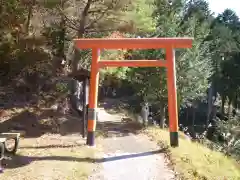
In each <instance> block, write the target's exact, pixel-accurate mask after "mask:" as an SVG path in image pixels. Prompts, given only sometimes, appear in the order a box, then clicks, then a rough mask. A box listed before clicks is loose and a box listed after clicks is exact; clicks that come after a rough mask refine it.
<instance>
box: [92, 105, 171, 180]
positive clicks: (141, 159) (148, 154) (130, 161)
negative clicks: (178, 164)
mask: <svg viewBox="0 0 240 180" xmlns="http://www.w3.org/2000/svg"><path fill="white" fill-rule="evenodd" d="M122 118H124V115H123V114H108V113H107V112H106V111H105V110H104V109H100V110H99V122H98V124H102V125H103V126H104V123H106V124H110V123H112V127H111V128H108V133H107V137H106V138H104V139H102V140H101V141H100V142H99V143H100V146H101V147H102V153H103V154H102V157H103V159H102V160H99V161H100V162H99V168H98V169H97V170H96V173H95V174H94V175H92V176H91V177H89V180H172V179H175V174H174V172H173V171H172V170H171V169H170V168H169V167H168V164H167V161H166V158H165V156H164V150H162V149H160V148H159V147H158V146H157V145H156V143H155V142H152V141H150V140H149V138H148V137H147V136H145V135H142V134H134V133H131V132H130V131H129V129H128V130H124V129H122V127H123V124H124V123H123V122H122V121H121V120H122ZM124 127H126V126H124Z"/></svg>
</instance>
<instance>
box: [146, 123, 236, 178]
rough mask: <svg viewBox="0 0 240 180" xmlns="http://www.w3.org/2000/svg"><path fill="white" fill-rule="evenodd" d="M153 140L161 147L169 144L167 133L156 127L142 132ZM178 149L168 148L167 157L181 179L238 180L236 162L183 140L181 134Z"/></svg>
mask: <svg viewBox="0 0 240 180" xmlns="http://www.w3.org/2000/svg"><path fill="white" fill-rule="evenodd" d="M144 132H145V133H147V134H148V135H149V136H150V137H152V139H153V140H155V141H157V142H159V143H160V144H161V145H162V146H167V147H168V144H169V132H168V131H167V130H161V129H159V128H157V127H150V128H148V129H146V130H144ZM179 141H180V142H179V144H180V146H179V147H178V148H171V147H168V149H169V153H168V156H169V158H170V160H171V162H172V165H173V168H174V170H175V171H176V172H178V173H179V174H180V176H181V177H182V178H183V179H189V180H194V179H199V180H200V179H206V180H214V179H216V180H225V179H226V180H239V179H240V165H239V164H237V162H236V161H234V160H233V159H230V158H229V157H226V156H224V154H222V153H220V152H215V151H212V150H210V149H209V148H207V147H204V146H203V145H201V144H199V143H193V142H191V141H189V140H187V139H184V137H183V134H180V138H179Z"/></svg>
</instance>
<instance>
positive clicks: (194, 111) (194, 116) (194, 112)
mask: <svg viewBox="0 0 240 180" xmlns="http://www.w3.org/2000/svg"><path fill="white" fill-rule="evenodd" d="M192 110H193V111H192V113H193V117H192V127H193V129H194V126H195V119H196V109H195V107H193V109H192Z"/></svg>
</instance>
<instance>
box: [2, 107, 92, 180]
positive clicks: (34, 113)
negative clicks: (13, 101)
mask: <svg viewBox="0 0 240 180" xmlns="http://www.w3.org/2000/svg"><path fill="white" fill-rule="evenodd" d="M5 114H6V113H5ZM10 114H11V116H7V115H6V116H5V117H4V118H1V125H0V129H1V131H2V132H6V131H7V130H13V129H14V130H21V131H24V132H25V135H24V137H22V138H21V139H20V144H19V149H18V151H17V153H16V155H14V156H11V157H10V156H9V157H8V158H7V159H6V160H4V161H3V162H2V165H3V168H4V171H3V173H2V174H0V179H4V180H16V179H18V180H68V179H69V180H74V179H76V180H78V179H88V178H87V177H88V175H89V174H90V173H91V171H92V169H94V163H93V161H94V158H96V157H95V150H96V148H95V149H94V148H87V147H86V146H85V139H83V138H82V136H81V134H80V132H81V123H80V120H78V119H77V118H69V117H68V118H66V117H65V116H63V115H60V114H56V113H55V112H54V111H52V110H49V109H48V110H46V109H38V110H36V109H21V110H20V109H15V110H12V112H11V113H9V115H10Z"/></svg>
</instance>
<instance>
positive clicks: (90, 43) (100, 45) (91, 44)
mask: <svg viewBox="0 0 240 180" xmlns="http://www.w3.org/2000/svg"><path fill="white" fill-rule="evenodd" d="M192 41H193V38H119V39H118V38H107V39H105V38H92V39H90V38H89V39H88V38H82V39H74V42H75V45H76V47H78V48H80V49H161V48H173V49H178V48H191V47H192Z"/></svg>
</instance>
